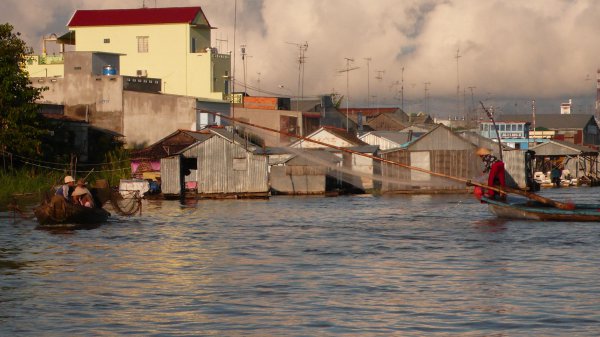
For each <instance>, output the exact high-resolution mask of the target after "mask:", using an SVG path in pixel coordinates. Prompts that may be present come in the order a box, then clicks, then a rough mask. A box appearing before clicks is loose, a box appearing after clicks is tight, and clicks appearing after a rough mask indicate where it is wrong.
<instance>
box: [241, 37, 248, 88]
mask: <svg viewBox="0 0 600 337" xmlns="http://www.w3.org/2000/svg"><path fill="white" fill-rule="evenodd" d="M240 51H241V52H242V67H244V93H243V95H246V90H247V89H246V45H245V44H243V45H240Z"/></svg>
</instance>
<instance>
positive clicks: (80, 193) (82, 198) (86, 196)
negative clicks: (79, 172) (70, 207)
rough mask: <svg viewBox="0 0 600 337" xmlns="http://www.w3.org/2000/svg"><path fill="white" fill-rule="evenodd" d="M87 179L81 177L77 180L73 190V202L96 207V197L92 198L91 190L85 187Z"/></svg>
mask: <svg viewBox="0 0 600 337" xmlns="http://www.w3.org/2000/svg"><path fill="white" fill-rule="evenodd" d="M85 185H86V183H85V180H83V179H79V180H78V181H77V187H75V190H74V191H73V194H72V196H73V202H74V203H75V204H79V205H82V206H85V207H94V198H92V193H91V192H90V190H88V189H87V187H85Z"/></svg>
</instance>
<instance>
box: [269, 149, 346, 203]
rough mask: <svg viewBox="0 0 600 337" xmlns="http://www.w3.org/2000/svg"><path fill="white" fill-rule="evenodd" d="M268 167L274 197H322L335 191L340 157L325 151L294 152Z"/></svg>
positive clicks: (338, 177)
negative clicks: (279, 195) (288, 195)
mask: <svg viewBox="0 0 600 337" xmlns="http://www.w3.org/2000/svg"><path fill="white" fill-rule="evenodd" d="M291 153H292V154H290V155H288V156H287V158H286V159H283V160H281V161H279V163H278V164H276V165H272V166H271V167H270V171H271V172H270V184H271V190H272V192H273V193H274V194H293V195H308V194H325V193H326V192H327V191H332V190H335V189H337V187H338V182H339V180H340V179H341V176H340V172H341V171H340V169H341V165H342V158H340V157H339V156H338V155H336V154H335V153H333V152H331V151H328V150H326V149H311V150H295V151H292V152H291Z"/></svg>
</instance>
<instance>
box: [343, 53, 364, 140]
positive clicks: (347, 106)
mask: <svg viewBox="0 0 600 337" xmlns="http://www.w3.org/2000/svg"><path fill="white" fill-rule="evenodd" d="M344 59H345V60H346V69H342V70H338V73H346V132H348V131H349V120H348V119H349V111H350V109H349V103H350V91H349V88H350V84H349V83H350V80H349V78H350V76H349V74H350V72H351V71H352V70H356V69H358V68H359V67H352V68H350V62H354V59H353V58H349V57H344Z"/></svg>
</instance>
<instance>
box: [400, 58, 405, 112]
mask: <svg viewBox="0 0 600 337" xmlns="http://www.w3.org/2000/svg"><path fill="white" fill-rule="evenodd" d="M400 92H401V94H402V97H401V98H402V112H404V67H402V83H401V86H400Z"/></svg>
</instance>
